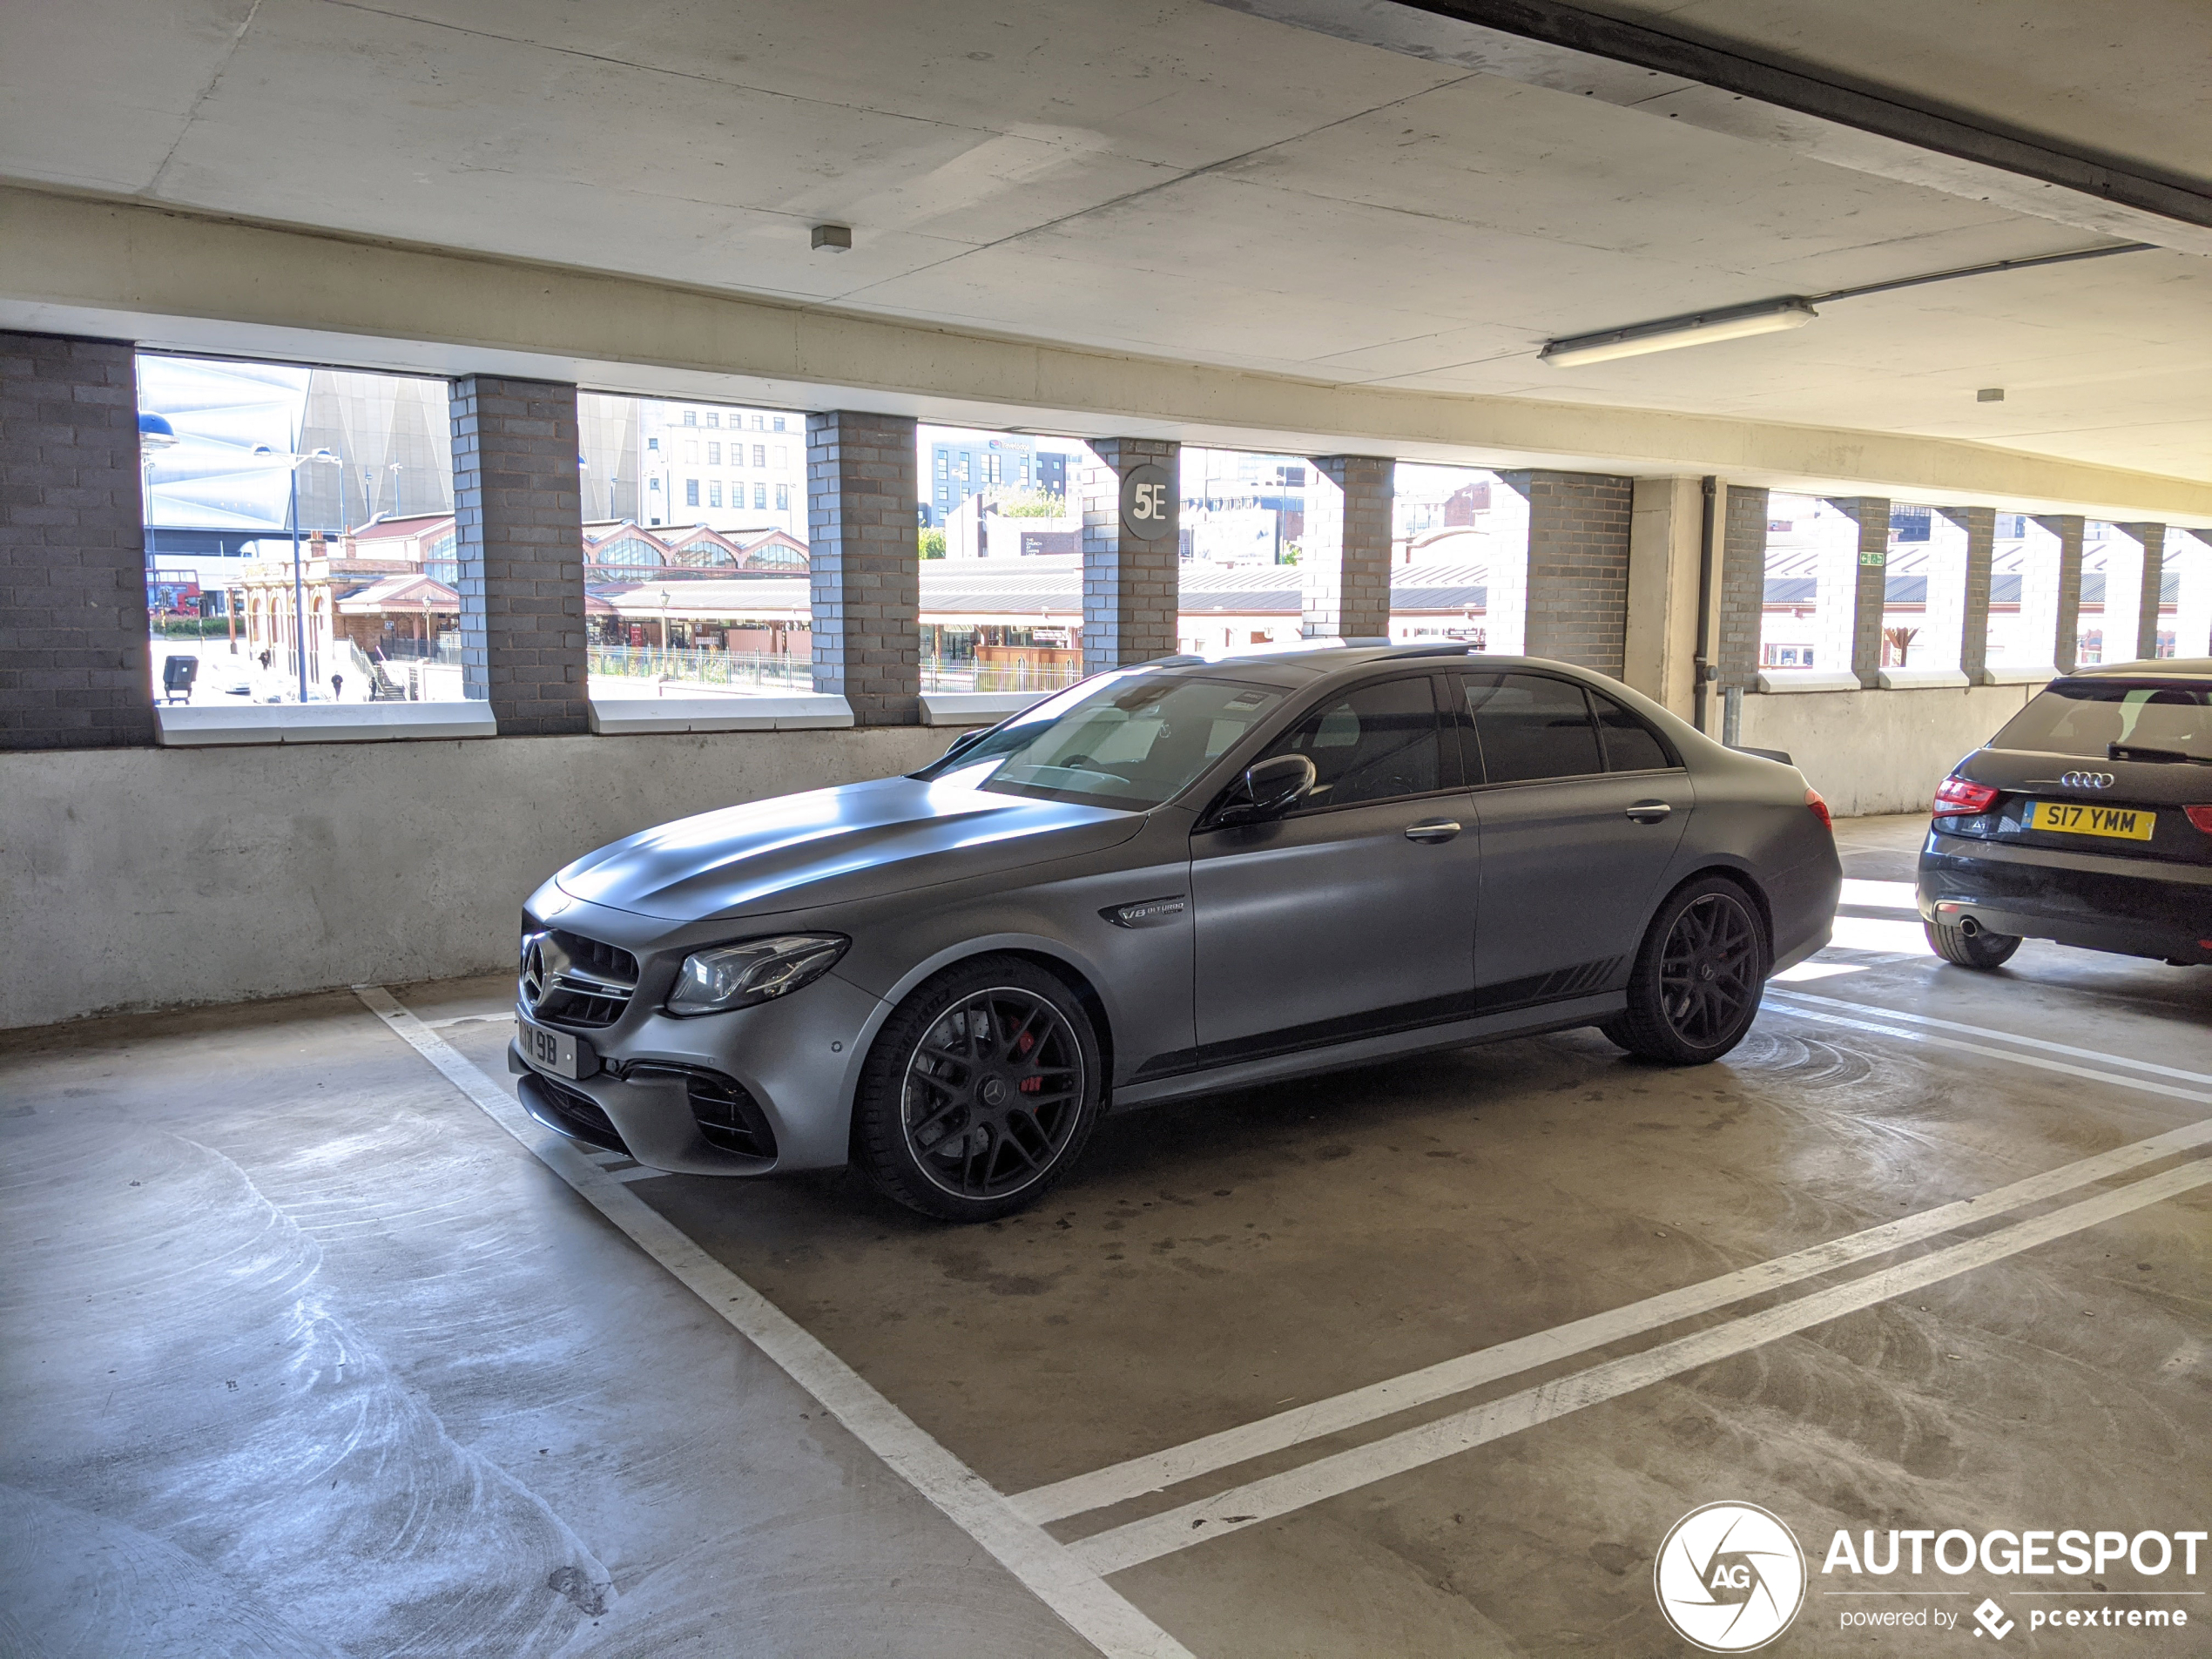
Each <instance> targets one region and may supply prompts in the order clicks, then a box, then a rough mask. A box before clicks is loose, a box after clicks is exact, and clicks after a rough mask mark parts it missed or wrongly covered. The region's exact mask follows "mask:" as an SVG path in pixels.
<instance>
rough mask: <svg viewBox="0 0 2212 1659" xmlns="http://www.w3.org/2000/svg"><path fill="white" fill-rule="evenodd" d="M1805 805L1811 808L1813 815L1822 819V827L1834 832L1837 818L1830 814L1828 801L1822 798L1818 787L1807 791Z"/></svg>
mask: <svg viewBox="0 0 2212 1659" xmlns="http://www.w3.org/2000/svg"><path fill="white" fill-rule="evenodd" d="M1805 806H1807V807H1808V808H1809V809H1811V813H1812V815H1813V816H1814V817H1815V818H1817V819H1819V820H1820V827H1821V828H1823V829H1824V830H1827V831H1829V832H1831V833H1833V832H1834V830H1835V827H1836V820H1835V819H1834V818H1833V817H1831V815H1830V813H1829V811H1828V803H1827V802H1826V801H1824V800H1823V799H1820V792H1819V791H1818V790H1817V789H1808V790H1806V791H1805Z"/></svg>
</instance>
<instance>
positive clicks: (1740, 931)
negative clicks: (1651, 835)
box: [1599, 876, 1769, 1066]
mask: <svg viewBox="0 0 2212 1659" xmlns="http://www.w3.org/2000/svg"><path fill="white" fill-rule="evenodd" d="M1768 960H1769V958H1768V948H1767V940H1766V928H1765V926H1764V922H1763V921H1762V920H1761V918H1760V915H1759V913H1758V909H1757V906H1756V905H1754V904H1753V903H1752V901H1751V898H1750V894H1747V893H1745V892H1744V890H1743V888H1742V887H1738V886H1737V884H1736V883H1735V882H1733V881H1731V880H1729V879H1728V878H1726V877H1725V876H1703V877H1700V878H1699V879H1698V880H1694V881H1691V882H1689V883H1688V884H1687V885H1686V886H1684V887H1681V888H1679V889H1677V890H1676V893H1675V894H1673V895H1672V896H1671V897H1670V898H1669V900H1667V902H1666V903H1665V904H1663V905H1662V906H1661V907H1659V914H1657V915H1656V916H1655V917H1653V918H1652V921H1651V927H1650V929H1649V931H1648V932H1647V933H1646V934H1644V940H1643V946H1642V949H1641V950H1639V951H1638V952H1637V954H1636V963H1635V968H1634V970H1633V971H1632V972H1631V973H1630V974H1629V1006H1628V1008H1626V1009H1625V1010H1624V1011H1622V1013H1621V1014H1619V1015H1615V1017H1614V1018H1613V1019H1611V1020H1608V1022H1605V1024H1603V1025H1602V1026H1600V1027H1599V1029H1600V1030H1601V1031H1602V1032H1603V1033H1604V1034H1605V1035H1606V1036H1607V1037H1608V1038H1610V1039H1611V1040H1612V1041H1613V1042H1615V1043H1617V1044H1619V1045H1620V1046H1621V1047H1622V1048H1623V1049H1627V1050H1629V1053H1631V1054H1637V1055H1643V1056H1644V1057H1645V1058H1647V1059H1650V1060H1660V1061H1664V1062H1667V1063H1669V1064H1670V1065H1678V1066H1679V1065H1703V1063H1704V1062H1707V1061H1710V1060H1717V1059H1719V1058H1720V1057H1721V1056H1722V1055H1724V1054H1726V1053H1727V1052H1728V1051H1729V1050H1730V1049H1733V1048H1734V1047H1735V1046H1736V1045H1737V1043H1738V1042H1742V1041H1743V1034H1744V1033H1745V1032H1746V1031H1748V1030H1750V1028H1751V1022H1752V1020H1753V1019H1755V1018H1756V1017H1757V1015H1758V1011H1759V999H1760V997H1761V996H1762V995H1764V991H1765V988H1766V972H1767V962H1768Z"/></svg>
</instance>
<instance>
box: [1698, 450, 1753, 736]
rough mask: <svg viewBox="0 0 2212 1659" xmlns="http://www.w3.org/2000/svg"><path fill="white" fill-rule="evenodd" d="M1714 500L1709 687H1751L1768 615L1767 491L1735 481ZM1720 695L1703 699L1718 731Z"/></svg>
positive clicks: (1708, 722) (1710, 727) (1708, 725)
mask: <svg viewBox="0 0 2212 1659" xmlns="http://www.w3.org/2000/svg"><path fill="white" fill-rule="evenodd" d="M1723 497H1724V499H1723V500H1721V501H1719V502H1715V503H1714V510H1715V511H1716V513H1717V514H1718V515H1719V518H1720V523H1719V527H1718V529H1717V531H1716V534H1717V535H1718V536H1719V537H1720V543H1721V545H1720V571H1719V581H1718V583H1717V584H1716V585H1717V586H1718V587H1719V589H1720V601H1719V606H1718V609H1719V612H1720V616H1719V625H1718V627H1717V628H1716V630H1715V632H1714V637H1713V646H1714V652H1713V660H1714V664H1715V665H1716V667H1718V668H1719V670H1720V671H1721V672H1720V678H1719V679H1718V680H1717V681H1716V682H1714V685H1713V690H1714V691H1716V693H1717V692H1722V691H1727V690H1728V688H1729V687H1730V686H1731V685H1734V686H1740V687H1742V688H1743V689H1744V690H1746V691H1750V690H1752V689H1754V688H1755V687H1757V685H1758V683H1759V632H1760V629H1761V626H1762V624H1764V620H1765V615H1766V525H1767V492H1766V491H1765V490H1764V489H1746V488H1744V487H1743V486H1742V485H1738V484H1729V485H1726V486H1724V487H1723ZM1720 701H1721V699H1720V698H1719V697H1718V696H1717V695H1716V696H1713V697H1710V698H1707V699H1706V708H1705V729H1706V730H1707V731H1708V732H1718V731H1719V730H1720V729H1721V727H1720V706H1719V705H1720Z"/></svg>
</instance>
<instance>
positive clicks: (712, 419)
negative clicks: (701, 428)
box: [706, 409, 722, 426]
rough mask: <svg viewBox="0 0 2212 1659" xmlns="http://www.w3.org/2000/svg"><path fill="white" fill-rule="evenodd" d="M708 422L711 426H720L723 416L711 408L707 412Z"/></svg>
mask: <svg viewBox="0 0 2212 1659" xmlns="http://www.w3.org/2000/svg"><path fill="white" fill-rule="evenodd" d="M706 423H707V425H709V426H720V425H721V424H722V417H721V416H720V415H718V414H717V413H715V411H714V410H712V409H709V410H708V411H707V412H706Z"/></svg>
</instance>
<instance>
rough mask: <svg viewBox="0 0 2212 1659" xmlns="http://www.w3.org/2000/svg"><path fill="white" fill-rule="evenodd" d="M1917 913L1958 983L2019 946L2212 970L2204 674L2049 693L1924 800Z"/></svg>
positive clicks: (2185, 665)
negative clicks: (1958, 975)
mask: <svg viewBox="0 0 2212 1659" xmlns="http://www.w3.org/2000/svg"><path fill="white" fill-rule="evenodd" d="M1919 909H1920V919H1921V921H1923V922H1924V923H1925V925H1926V927H1927V931H1928V942H1929V943H1930V944H1931V945H1932V946H1933V947H1934V948H1935V950H1936V953H1937V954H1939V955H1940V956H1941V957H1943V959H1944V960H1945V961H1951V962H1956V963H1957V964H1958V965H1959V967H1961V968H1995V967H1997V966H1999V965H2000V963H2002V962H2003V961H2006V959H2007V958H2008V957H2010V956H2011V955H2012V954H2013V952H2014V951H2015V950H2017V949H2019V948H2020V941H2021V940H2022V939H2023V938H2029V939H2049V940H2055V941H2057V942H2058V943H2060V944H2062V945H2079V946H2083V947H2086V948H2088V949H2091V950H2107V951H2116V952H2118V953H2120V954H2122V955H2128V956H2153V957H2158V958H2160V959H2161V960H2163V961H2168V962H2171V963H2173V964H2174V965H2175V966H2176V967H2188V966H2190V965H2192V964H2197V963H2208V962H2212V658H2193V659H2190V660H2188V661H2179V662H2177V661H2172V660H2168V661H2162V662H2141V663H2115V664H2112V665H2111V666H2109V667H2104V668H2087V669H2081V670H2079V671H2076V672H2074V673H2072V674H2068V675H2067V676H2065V677H2064V678H2060V679H2055V680H2054V681H2052V682H2051V684H2050V685H2047V686H2046V687H2045V688H2044V689H2043V690H2042V691H2040V692H2039V693H2038V694H2037V695H2036V696H2035V698H2033V700H2032V701H2031V702H2030V703H2029V704H2028V705H2027V707H2025V708H2023V709H2022V710H2021V711H2020V712H2019V713H2018V714H2016V715H2014V716H2013V718H2012V719H2011V720H2009V721H2007V722H2006V725H2005V728H2004V730H2003V731H2001V732H1999V733H1998V734H1997V735H1996V736H1995V737H1993V738H1991V739H1990V740H1989V742H1988V744H1987V745H1986V746H1985V747H1983V748H1979V749H1977V750H1975V751H1974V752H1973V753H1972V754H1970V755H1968V756H1967V757H1966V759H1964V760H1962V761H1960V762H1959V765H1958V766H1957V767H1956V768H1955V769H1953V771H1952V773H1951V775H1950V776H1949V777H1948V778H1946V779H1944V781H1943V784H1942V786H1941V787H1940V788H1939V789H1938V790H1937V791H1936V797H1935V815H1934V821H1933V822H1932V824H1931V825H1930V826H1929V829H1928V840H1927V844H1926V845H1925V846H1924V847H1923V848H1922V849H1921V852H1920V879H1919Z"/></svg>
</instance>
